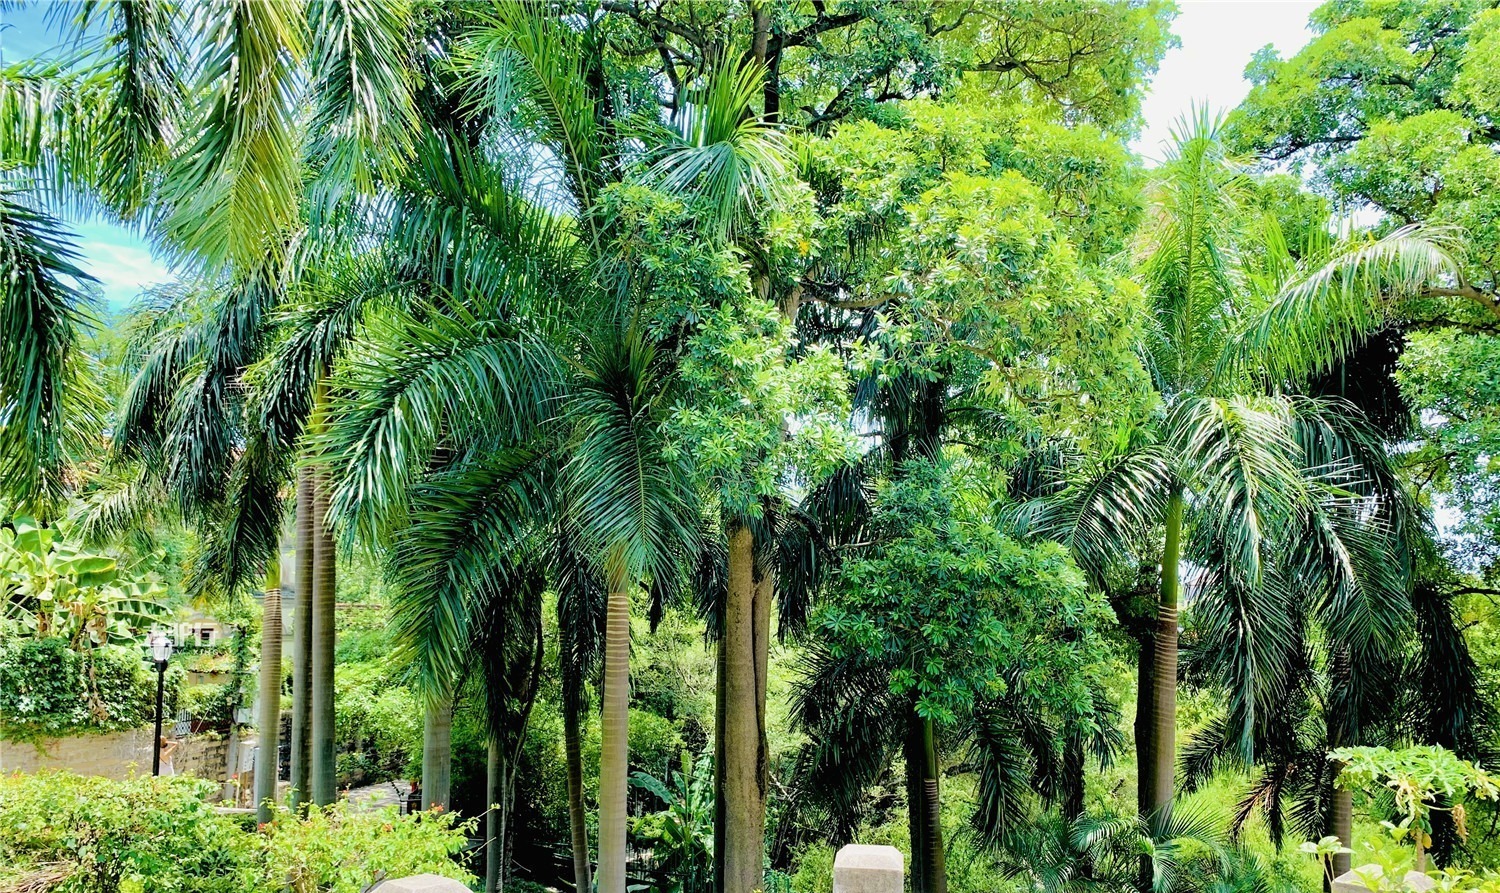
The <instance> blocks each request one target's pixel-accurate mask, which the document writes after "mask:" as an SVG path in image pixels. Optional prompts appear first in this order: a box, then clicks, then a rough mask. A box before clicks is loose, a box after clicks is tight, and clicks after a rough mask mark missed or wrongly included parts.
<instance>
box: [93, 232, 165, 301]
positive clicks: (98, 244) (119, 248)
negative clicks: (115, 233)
mask: <svg viewBox="0 0 1500 893" xmlns="http://www.w3.org/2000/svg"><path fill="white" fill-rule="evenodd" d="M78 255H79V257H80V258H81V261H82V262H81V263H80V264H79V266H81V267H83V269H84V270H85V271H87V272H88V273H89V274H90V275H91V276H93V277H94V278H95V279H97V280H99V286H100V287H101V288H102V289H103V291H104V300H105V303H106V304H108V306H109V307H110V308H113V309H117V308H119V307H122V306H124V305H126V304H129V303H130V302H131V301H132V300H134V299H135V296H136V295H137V294H138V293H139V292H140V290H141V289H143V288H148V287H150V286H153V285H158V284H160V283H162V282H166V281H167V280H168V279H171V278H172V272H171V271H170V270H168V269H167V268H166V266H165V265H163V264H161V263H159V262H158V261H157V260H156V259H155V258H154V257H152V256H151V252H150V251H149V250H147V249H145V248H140V247H136V246H134V245H129V244H121V243H119V242H113V241H105V240H103V239H87V240H84V241H81V242H79V243H78Z"/></svg>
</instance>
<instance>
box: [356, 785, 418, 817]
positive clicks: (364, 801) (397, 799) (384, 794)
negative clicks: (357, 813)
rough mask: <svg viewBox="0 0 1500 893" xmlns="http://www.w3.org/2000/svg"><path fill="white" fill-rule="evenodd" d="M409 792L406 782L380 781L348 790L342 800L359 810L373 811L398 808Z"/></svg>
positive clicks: (409, 786) (409, 788) (409, 787)
mask: <svg viewBox="0 0 1500 893" xmlns="http://www.w3.org/2000/svg"><path fill="white" fill-rule="evenodd" d="M410 790H411V784H410V783H408V782H404V781H382V782H381V783H380V784H372V785H366V786H365V787H362V788H350V789H349V791H347V792H346V793H345V794H344V799H345V800H347V801H349V803H350V804H351V805H353V806H357V807H359V808H360V809H370V810H375V809H381V808H383V807H386V806H400V805H401V804H402V803H404V802H406V794H407V792H409V791H410Z"/></svg>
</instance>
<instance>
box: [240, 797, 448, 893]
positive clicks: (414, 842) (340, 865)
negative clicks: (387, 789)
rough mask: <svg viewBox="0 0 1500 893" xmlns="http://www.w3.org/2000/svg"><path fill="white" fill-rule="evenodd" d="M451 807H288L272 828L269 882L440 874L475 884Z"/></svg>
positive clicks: (321, 890) (313, 889) (310, 887)
mask: <svg viewBox="0 0 1500 893" xmlns="http://www.w3.org/2000/svg"><path fill="white" fill-rule="evenodd" d="M467 827H468V826H467V825H461V824H458V823H457V820H456V819H455V818H454V816H453V815H452V814H451V813H442V812H427V813H422V814H420V815H416V816H405V817H403V816H400V815H398V814H397V811H396V808H395V807H387V808H386V809H382V810H379V811H377V812H352V811H350V810H349V809H348V808H347V807H346V806H345V805H344V804H342V803H341V804H338V805H335V806H333V807H331V808H329V809H315V810H313V811H312V812H311V814H310V815H308V817H307V818H305V819H300V820H299V819H296V818H293V817H291V816H290V815H289V814H287V813H282V814H281V815H279V816H278V817H277V819H276V821H275V822H274V823H272V825H271V826H270V827H269V828H267V834H266V837H265V856H266V861H265V867H266V873H265V874H264V876H263V879H262V880H263V889H265V890H266V891H267V893H272V891H276V890H280V889H282V888H283V887H289V888H290V889H291V891H292V893H361V891H363V890H365V889H366V888H367V887H369V886H371V885H372V884H374V883H375V882H376V881H378V880H381V879H382V878H386V877H392V878H398V877H406V876H408V875H413V874H424V873H429V874H440V875H443V876H444V877H450V878H453V879H455V880H459V881H463V882H464V883H468V882H469V881H470V880H472V878H471V876H470V875H469V874H468V872H466V871H464V870H463V869H462V868H460V867H459V865H458V863H457V862H455V861H454V860H453V857H454V856H455V855H457V854H458V853H460V852H461V851H462V850H463V848H464V846H465V844H466V843H467V840H468V837H467V834H466V831H467Z"/></svg>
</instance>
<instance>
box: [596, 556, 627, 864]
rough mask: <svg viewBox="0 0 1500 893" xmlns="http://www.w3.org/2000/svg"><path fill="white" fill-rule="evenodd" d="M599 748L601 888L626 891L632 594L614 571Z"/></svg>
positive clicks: (607, 617) (607, 619)
mask: <svg viewBox="0 0 1500 893" xmlns="http://www.w3.org/2000/svg"><path fill="white" fill-rule="evenodd" d="M602 700H603V702H604V704H603V711H602V712H603V716H602V719H601V735H600V738H601V741H600V748H599V875H598V883H599V893H625V822H626V815H625V788H626V772H627V770H628V767H629V762H630V742H629V734H630V594H629V593H628V592H627V591H626V584H625V580H624V579H623V577H622V575H621V574H620V573H619V572H613V573H611V574H610V586H609V597H608V601H607V602H606V609H605V620H604V693H603V699H602Z"/></svg>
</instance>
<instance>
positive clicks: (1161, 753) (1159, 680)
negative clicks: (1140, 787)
mask: <svg viewBox="0 0 1500 893" xmlns="http://www.w3.org/2000/svg"><path fill="white" fill-rule="evenodd" d="M1182 509H1183V501H1182V491H1181V490H1179V489H1176V488H1173V490H1172V494H1171V496H1170V497H1169V498H1168V500H1167V516H1166V528H1167V530H1166V543H1165V546H1164V548H1163V549H1162V562H1161V600H1160V602H1158V604H1157V608H1156V633H1155V636H1154V639H1155V641H1154V642H1153V643H1152V644H1153V646H1154V654H1153V655H1152V666H1151V672H1152V677H1153V678H1152V684H1151V739H1152V741H1151V743H1152V749H1153V750H1154V751H1155V754H1154V755H1155V757H1156V759H1155V761H1154V769H1153V771H1152V776H1153V777H1152V779H1151V802H1150V804H1149V805H1150V807H1151V810H1150V812H1149V813H1148V816H1149V817H1154V819H1155V820H1156V821H1157V822H1161V821H1163V820H1165V819H1166V818H1167V816H1169V815H1170V814H1171V811H1172V797H1173V792H1174V784H1175V781H1176V773H1177V602H1178V597H1179V595H1180V593H1181V588H1182V568H1181V562H1182Z"/></svg>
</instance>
